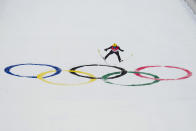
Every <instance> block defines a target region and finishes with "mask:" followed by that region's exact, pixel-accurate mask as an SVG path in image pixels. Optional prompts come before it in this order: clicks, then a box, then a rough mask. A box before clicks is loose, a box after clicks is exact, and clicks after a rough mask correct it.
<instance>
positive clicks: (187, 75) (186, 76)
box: [135, 66, 192, 81]
mask: <svg viewBox="0 0 196 131" xmlns="http://www.w3.org/2000/svg"><path fill="white" fill-rule="evenodd" d="M153 67H166V68H174V69H179V70H182V71H185V72H186V75H185V76H183V77H180V78H175V79H158V78H150V77H147V76H143V75H141V74H139V73H135V75H137V76H139V77H142V78H147V79H152V80H161V81H163V80H182V79H186V78H189V77H191V76H192V72H191V71H189V70H187V69H184V68H180V67H175V66H143V67H140V68H137V69H136V72H140V71H141V70H143V69H146V68H153Z"/></svg>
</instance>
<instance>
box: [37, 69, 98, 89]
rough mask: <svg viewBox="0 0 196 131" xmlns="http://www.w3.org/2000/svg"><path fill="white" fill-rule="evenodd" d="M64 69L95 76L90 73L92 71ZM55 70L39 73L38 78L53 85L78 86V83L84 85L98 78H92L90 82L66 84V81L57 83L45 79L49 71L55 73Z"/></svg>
mask: <svg viewBox="0 0 196 131" xmlns="http://www.w3.org/2000/svg"><path fill="white" fill-rule="evenodd" d="M63 71H67V72H77V73H81V74H85V75H88V76H90V77H95V76H94V75H92V74H90V73H86V72H82V71H73V70H63ZM53 72H56V71H55V70H53V71H47V72H43V73H41V74H39V75H38V76H37V78H38V79H40V80H41V81H43V82H46V83H48V84H52V85H60V86H78V85H84V84H88V83H91V82H94V81H95V80H96V79H90V80H89V81H88V82H83V83H79V84H65V83H55V82H51V81H48V80H45V79H44V77H43V76H44V75H46V74H48V73H53Z"/></svg>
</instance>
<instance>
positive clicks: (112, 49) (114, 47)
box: [104, 43, 124, 62]
mask: <svg viewBox="0 0 196 131" xmlns="http://www.w3.org/2000/svg"><path fill="white" fill-rule="evenodd" d="M108 49H111V51H110V52H109V53H108V54H107V55H106V56H105V57H104V59H105V60H106V59H107V58H108V56H110V55H111V54H113V53H114V54H116V55H117V57H118V60H119V62H122V61H123V60H121V58H120V55H119V50H120V51H122V52H123V51H124V50H122V49H120V47H119V46H118V45H117V44H116V43H114V44H113V45H112V46H110V47H108V48H106V49H105V51H107V50H108Z"/></svg>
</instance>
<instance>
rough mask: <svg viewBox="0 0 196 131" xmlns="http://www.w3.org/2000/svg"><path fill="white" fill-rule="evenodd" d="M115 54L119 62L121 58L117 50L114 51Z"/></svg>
mask: <svg viewBox="0 0 196 131" xmlns="http://www.w3.org/2000/svg"><path fill="white" fill-rule="evenodd" d="M115 54H116V55H117V57H118V61H119V62H121V61H122V60H121V58H120V55H119V52H118V51H117V52H115Z"/></svg>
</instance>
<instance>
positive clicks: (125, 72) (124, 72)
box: [70, 64, 127, 79]
mask: <svg viewBox="0 0 196 131" xmlns="http://www.w3.org/2000/svg"><path fill="white" fill-rule="evenodd" d="M85 66H106V67H113V68H116V69H119V70H121V73H120V74H119V75H116V76H113V77H109V78H108V79H114V78H118V77H121V76H123V75H125V74H127V71H126V70H125V69H123V68H121V67H117V66H110V65H99V64H91V65H81V66H77V67H73V68H72V69H70V70H73V71H75V70H76V69H78V68H81V67H85ZM71 73H72V74H74V75H77V76H79V77H84V78H90V79H102V77H89V76H83V75H79V74H77V72H71Z"/></svg>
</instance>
